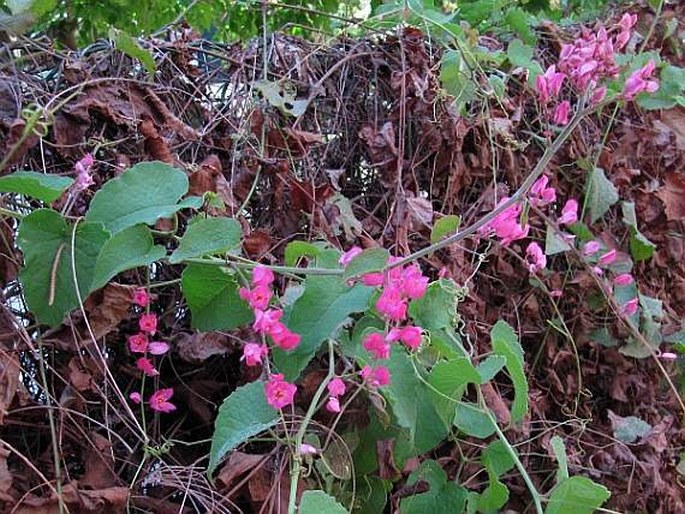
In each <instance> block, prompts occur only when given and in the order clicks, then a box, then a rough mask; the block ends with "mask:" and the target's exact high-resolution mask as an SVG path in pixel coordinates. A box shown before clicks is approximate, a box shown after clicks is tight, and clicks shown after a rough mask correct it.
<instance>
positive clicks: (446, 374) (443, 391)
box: [428, 358, 480, 426]
mask: <svg viewBox="0 0 685 514" xmlns="http://www.w3.org/2000/svg"><path fill="white" fill-rule="evenodd" d="M428 383H429V384H430V385H431V386H432V387H433V388H434V389H435V391H432V392H433V396H434V400H433V404H434V405H435V409H436V411H437V412H438V414H439V415H440V417H441V418H442V420H443V422H444V423H445V426H450V425H451V424H452V421H453V420H454V413H455V411H456V406H457V402H458V401H459V400H460V399H461V397H462V395H463V393H464V391H465V389H466V386H467V384H469V383H472V384H479V383H480V375H479V374H478V371H477V370H476V368H475V367H474V366H473V364H471V361H470V360H469V359H467V358H459V359H454V360H450V361H443V362H438V363H437V364H436V365H435V366H433V369H432V370H431V373H430V375H429V376H428ZM446 397H447V398H446Z"/></svg>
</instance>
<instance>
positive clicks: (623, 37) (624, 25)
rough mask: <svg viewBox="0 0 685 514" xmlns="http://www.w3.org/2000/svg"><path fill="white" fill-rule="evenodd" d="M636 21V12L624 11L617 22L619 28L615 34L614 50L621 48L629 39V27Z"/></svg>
mask: <svg viewBox="0 0 685 514" xmlns="http://www.w3.org/2000/svg"><path fill="white" fill-rule="evenodd" d="M636 22H637V14H629V13H625V14H624V15H623V17H622V18H621V21H620V22H619V23H618V26H619V28H620V32H619V34H618V35H617V36H616V44H615V47H616V50H621V49H622V48H623V47H624V46H626V44H627V43H628V41H629V40H630V29H632V28H633V26H634V25H635V23H636Z"/></svg>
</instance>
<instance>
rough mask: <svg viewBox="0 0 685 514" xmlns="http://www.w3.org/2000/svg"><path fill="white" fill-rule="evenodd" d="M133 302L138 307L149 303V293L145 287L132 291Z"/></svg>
mask: <svg viewBox="0 0 685 514" xmlns="http://www.w3.org/2000/svg"><path fill="white" fill-rule="evenodd" d="M133 303H134V304H136V305H139V306H140V307H147V306H148V305H150V295H149V294H148V293H147V291H146V290H145V289H142V288H138V289H136V290H135V291H134V292H133Z"/></svg>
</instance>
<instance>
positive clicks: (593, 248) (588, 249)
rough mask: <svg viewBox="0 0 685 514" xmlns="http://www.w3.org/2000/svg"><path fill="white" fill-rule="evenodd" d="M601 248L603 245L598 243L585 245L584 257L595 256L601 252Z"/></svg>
mask: <svg viewBox="0 0 685 514" xmlns="http://www.w3.org/2000/svg"><path fill="white" fill-rule="evenodd" d="M601 246H602V245H600V244H599V242H597V241H588V242H587V243H585V246H583V255H585V256H588V255H593V254H595V253H597V252H598V251H599V249H600V248H601Z"/></svg>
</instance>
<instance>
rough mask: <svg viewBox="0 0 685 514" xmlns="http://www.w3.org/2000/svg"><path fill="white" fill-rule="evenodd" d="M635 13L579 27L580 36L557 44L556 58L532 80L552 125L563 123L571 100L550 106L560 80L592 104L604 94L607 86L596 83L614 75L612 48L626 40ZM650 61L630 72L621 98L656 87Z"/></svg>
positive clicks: (624, 43) (558, 88)
mask: <svg viewBox="0 0 685 514" xmlns="http://www.w3.org/2000/svg"><path fill="white" fill-rule="evenodd" d="M636 21H637V15H635V14H625V15H624V16H623V17H622V18H621V20H620V22H619V23H618V25H616V26H615V27H613V28H612V29H610V30H609V31H607V29H605V28H604V27H600V28H599V29H598V30H597V31H596V32H591V31H589V30H587V29H583V31H582V34H581V36H580V37H579V38H578V39H576V40H575V41H574V42H573V43H571V44H564V45H562V47H561V52H560V54H559V61H558V62H557V64H552V65H551V66H549V67H548V68H547V70H546V71H545V73H544V74H542V75H539V76H538V77H537V78H536V80H535V91H536V93H537V95H538V99H539V100H540V102H541V103H542V104H543V105H544V107H545V109H546V110H547V111H548V112H550V113H552V114H551V116H550V117H551V119H552V121H553V123H554V124H556V125H566V124H568V121H569V115H570V113H571V109H572V107H571V103H570V102H569V101H568V100H563V101H561V102H559V103H557V104H556V106H554V109H553V112H552V110H551V105H550V103H551V102H553V101H556V99H557V98H558V97H559V95H560V93H561V89H562V86H563V84H564V81H565V80H566V79H568V81H569V82H570V83H571V84H572V85H573V86H574V87H575V88H576V89H577V90H578V91H580V92H581V93H582V94H587V95H588V97H589V98H590V102H591V103H592V104H593V105H595V104H597V103H599V102H601V101H602V100H603V99H604V97H605V96H606V92H607V88H606V87H605V86H603V85H600V84H601V83H602V82H603V81H604V80H608V79H615V78H616V77H618V75H619V72H620V68H619V67H618V65H617V64H616V60H615V56H616V52H619V51H621V50H622V49H623V48H624V47H625V46H626V44H627V43H628V41H629V40H630V35H631V30H632V28H633V26H634V25H635V22H636ZM654 68H655V65H654V62H652V61H649V63H647V64H646V65H645V66H644V67H643V68H641V69H639V70H637V71H635V72H634V73H633V74H631V75H630V77H629V78H628V80H627V81H626V83H625V86H624V90H623V95H622V96H623V98H625V99H626V100H632V99H634V98H635V96H636V95H638V94H639V93H641V92H643V91H646V92H650V93H653V92H654V91H656V90H657V89H658V88H659V83H658V81H657V80H655V79H652V73H653V72H654Z"/></svg>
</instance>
